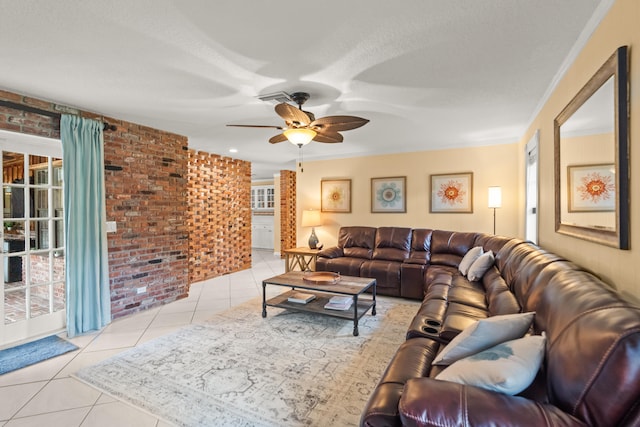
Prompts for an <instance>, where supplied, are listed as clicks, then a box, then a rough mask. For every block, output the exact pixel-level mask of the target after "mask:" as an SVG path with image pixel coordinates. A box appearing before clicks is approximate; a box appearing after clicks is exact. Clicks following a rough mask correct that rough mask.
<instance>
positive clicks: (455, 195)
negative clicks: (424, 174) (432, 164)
mask: <svg viewBox="0 0 640 427" xmlns="http://www.w3.org/2000/svg"><path fill="white" fill-rule="evenodd" d="M429 212H431V213H473V172H463V173H449V174H440V175H431V204H430V207H429Z"/></svg>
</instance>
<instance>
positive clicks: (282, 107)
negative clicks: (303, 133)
mask: <svg viewBox="0 0 640 427" xmlns="http://www.w3.org/2000/svg"><path fill="white" fill-rule="evenodd" d="M276 113H278V115H279V116H280V117H282V118H283V119H284V121H285V122H287V123H289V122H291V123H294V124H298V125H301V126H308V125H309V123H311V120H309V116H307V114H306V113H305V112H304V111H302V110H300V109H299V108H296V107H294V106H292V105H289V104H287V103H286V102H283V103H281V104H278V105H276Z"/></svg>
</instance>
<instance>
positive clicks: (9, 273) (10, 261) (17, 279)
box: [4, 243, 26, 290]
mask: <svg viewBox="0 0 640 427" xmlns="http://www.w3.org/2000/svg"><path fill="white" fill-rule="evenodd" d="M23 244H24V243H23ZM25 265H26V264H25V257H24V255H18V256H7V257H5V259H4V283H5V287H4V289H5V290H6V289H7V288H8V287H14V286H21V285H22V283H23V281H24V268H25ZM9 284H10V285H9Z"/></svg>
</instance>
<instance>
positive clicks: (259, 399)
mask: <svg viewBox="0 0 640 427" xmlns="http://www.w3.org/2000/svg"><path fill="white" fill-rule="evenodd" d="M417 307H418V306H417V305H415V304H411V303H409V302H403V301H398V300H391V299H385V300H380V301H379V303H378V307H377V316H371V314H370V313H368V314H366V315H365V316H364V317H363V318H362V319H361V320H360V323H359V332H360V335H359V336H357V337H354V336H353V335H352V333H353V323H352V322H351V321H348V320H344V319H337V318H333V317H327V316H322V315H318V314H312V313H297V312H293V311H285V310H281V309H277V308H272V307H268V310H267V312H268V316H267V317H266V318H264V319H263V318H262V317H261V311H262V308H261V303H260V302H258V301H253V302H250V303H246V304H243V305H241V306H238V307H234V308H232V309H231V310H228V311H226V312H224V313H222V314H219V315H216V316H214V317H213V318H211V319H210V320H208V321H207V322H206V323H202V324H194V325H190V326H188V327H186V328H183V329H181V330H179V331H177V332H175V333H173V334H170V335H166V336H163V337H160V338H157V339H155V340H153V341H149V342H147V343H145V344H142V345H140V346H138V347H137V348H134V349H131V350H128V351H126V352H124V353H120V354H118V355H116V356H114V357H112V358H110V359H107V360H105V361H103V362H101V363H99V364H97V365H94V366H90V367H87V368H84V369H82V370H81V371H79V372H77V373H76V374H75V375H74V376H75V377H76V378H78V379H80V380H82V381H84V382H86V383H88V384H90V385H92V386H94V387H96V388H97V389H99V390H101V391H103V392H106V393H108V394H109V395H111V396H113V397H115V398H118V399H121V400H123V401H125V402H128V403H130V404H133V405H134V406H137V407H139V408H142V409H144V410H146V411H148V412H149V413H151V414H153V415H155V416H157V417H159V418H161V419H164V420H165V421H168V422H170V423H172V424H175V425H178V426H351V425H357V424H358V422H359V419H360V414H361V412H362V409H363V408H364V405H365V403H366V401H367V399H368V398H369V395H370V393H371V391H372V390H373V389H374V387H375V385H376V383H377V382H378V380H379V378H380V377H381V375H382V373H383V372H384V369H385V368H386V366H387V364H388V363H389V361H390V360H391V357H392V356H393V354H394V352H395V350H396V349H397V347H398V345H400V343H401V342H403V341H404V337H405V333H406V329H407V325H408V324H409V322H410V320H411V318H412V316H413V315H414V314H415V312H416V309H417Z"/></svg>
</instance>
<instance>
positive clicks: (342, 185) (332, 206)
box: [320, 179, 351, 213]
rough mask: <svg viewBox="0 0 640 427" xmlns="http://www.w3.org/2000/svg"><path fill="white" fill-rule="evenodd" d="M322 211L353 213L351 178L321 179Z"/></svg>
mask: <svg viewBox="0 0 640 427" xmlns="http://www.w3.org/2000/svg"><path fill="white" fill-rule="evenodd" d="M320 211H321V212H340V213H351V180H350V179H323V180H322V181H320Z"/></svg>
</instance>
